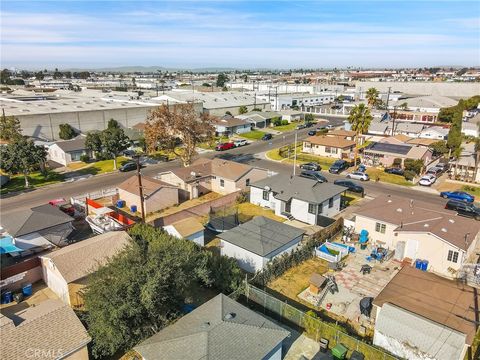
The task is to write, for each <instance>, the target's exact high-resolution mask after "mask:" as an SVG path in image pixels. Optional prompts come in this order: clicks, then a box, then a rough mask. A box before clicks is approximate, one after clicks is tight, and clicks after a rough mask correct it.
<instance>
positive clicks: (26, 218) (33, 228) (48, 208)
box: [1, 204, 73, 237]
mask: <svg viewBox="0 0 480 360" xmlns="http://www.w3.org/2000/svg"><path fill="white" fill-rule="evenodd" d="M1 221H2V226H3V227H4V228H5V229H6V230H7V231H8V233H9V234H10V235H12V236H13V237H17V236H22V235H26V234H31V233H33V232H37V231H40V230H44V229H48V228H51V227H53V226H57V225H61V224H66V223H69V222H72V221H73V218H72V217H70V216H68V215H67V214H65V213H64V212H62V211H61V210H60V209H58V208H57V207H56V206H53V205H50V204H45V205H40V206H37V207H33V208H31V209H27V210H19V211H14V212H11V213H8V214H5V215H2V219H1Z"/></svg>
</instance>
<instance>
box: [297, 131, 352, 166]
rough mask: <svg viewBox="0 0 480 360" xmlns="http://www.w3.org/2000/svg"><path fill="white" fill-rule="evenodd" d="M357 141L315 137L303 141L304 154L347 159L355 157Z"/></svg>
mask: <svg viewBox="0 0 480 360" xmlns="http://www.w3.org/2000/svg"><path fill="white" fill-rule="evenodd" d="M354 149H355V141H354V140H348V139H346V138H343V137H337V136H329V135H318V136H317V135H314V136H310V137H308V138H306V139H305V140H303V147H302V152H304V153H307V154H313V155H318V156H326V157H331V158H335V159H347V160H350V158H351V157H352V156H353V151H354Z"/></svg>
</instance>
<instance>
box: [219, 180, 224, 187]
mask: <svg viewBox="0 0 480 360" xmlns="http://www.w3.org/2000/svg"><path fill="white" fill-rule="evenodd" d="M220 187H225V180H223V179H220Z"/></svg>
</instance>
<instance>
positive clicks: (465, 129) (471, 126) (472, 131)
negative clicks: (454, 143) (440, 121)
mask: <svg viewBox="0 0 480 360" xmlns="http://www.w3.org/2000/svg"><path fill="white" fill-rule="evenodd" d="M478 133H479V132H478V124H476V123H471V122H466V121H464V122H462V134H463V135H465V136H473V137H478Z"/></svg>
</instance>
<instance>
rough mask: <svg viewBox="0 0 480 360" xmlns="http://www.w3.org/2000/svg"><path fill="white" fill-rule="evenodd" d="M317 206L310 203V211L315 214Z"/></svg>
mask: <svg viewBox="0 0 480 360" xmlns="http://www.w3.org/2000/svg"><path fill="white" fill-rule="evenodd" d="M316 208H317V206H316V205H315V204H308V213H309V214H315V213H316V210H317V209H316Z"/></svg>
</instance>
